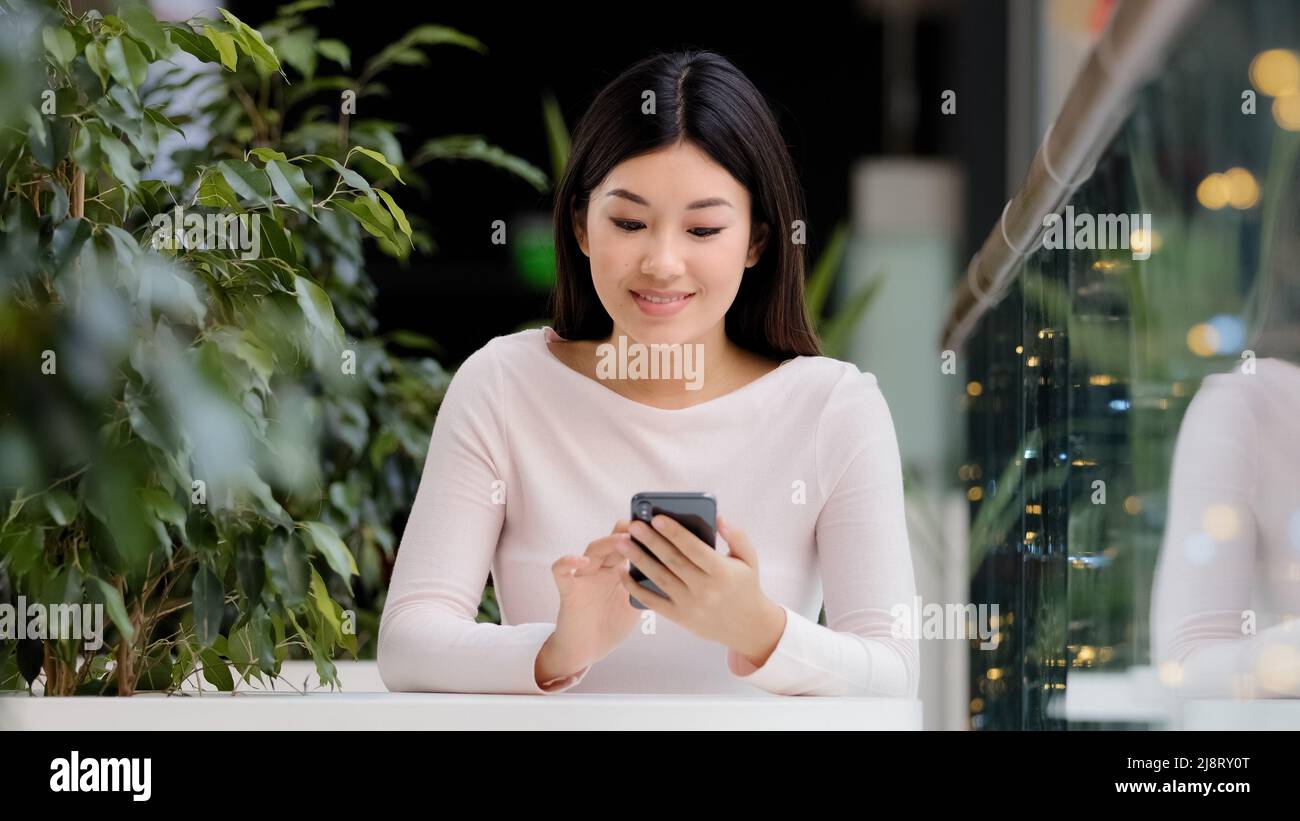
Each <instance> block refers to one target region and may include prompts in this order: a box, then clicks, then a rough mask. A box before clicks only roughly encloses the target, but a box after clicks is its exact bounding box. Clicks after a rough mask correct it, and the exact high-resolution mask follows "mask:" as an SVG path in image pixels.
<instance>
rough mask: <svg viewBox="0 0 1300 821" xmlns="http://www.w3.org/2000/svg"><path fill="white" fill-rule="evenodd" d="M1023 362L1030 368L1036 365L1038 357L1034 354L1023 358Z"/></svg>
mask: <svg viewBox="0 0 1300 821" xmlns="http://www.w3.org/2000/svg"><path fill="white" fill-rule="evenodd" d="M1025 364H1026V365H1028V366H1029V367H1031V368H1036V367H1038V357H1036V356H1031V357H1029V358H1028V359H1026V360H1025Z"/></svg>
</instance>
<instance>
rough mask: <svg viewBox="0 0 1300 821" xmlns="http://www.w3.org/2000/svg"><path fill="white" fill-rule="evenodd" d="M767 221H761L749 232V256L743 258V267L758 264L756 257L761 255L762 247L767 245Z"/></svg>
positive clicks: (751, 266)
mask: <svg viewBox="0 0 1300 821" xmlns="http://www.w3.org/2000/svg"><path fill="white" fill-rule="evenodd" d="M768 233H769V232H768V230H767V223H765V222H764V223H761V224H760V225H759V226H758V227H757V228H756V229H754V231H753V232H752V233H751V234H750V240H749V256H748V257H747V258H746V259H745V267H746V268H753V267H754V266H755V265H757V264H758V258H759V257H761V256H763V249H764V248H766V247H767V238H768Z"/></svg>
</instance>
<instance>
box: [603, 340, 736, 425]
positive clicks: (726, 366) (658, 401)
mask: <svg viewBox="0 0 1300 821" xmlns="http://www.w3.org/2000/svg"><path fill="white" fill-rule="evenodd" d="M620 336H623V337H626V343H625V344H626V346H627V349H628V350H629V352H630V351H631V350H633V348H632V345H634V344H642V345H644V346H645V348H646V349H647V355H648V354H649V351H651V350H654V349H652V348H650V345H651V343H648V342H642V341H641V340H639V339H636V338H635V337H633V336H632V335H631V334H629V333H628V332H627V331H625V330H624V329H623V328H621V327H620V326H619V325H618V323H615V324H614V329H613V331H612V332H611V333H610V335H609V337H608V338H607V339H605V340H603V341H604V342H605V343H607V344H609V345H612V346H614V348H618V340H619V337H620ZM661 344H664V343H661ZM680 353H681V356H682V358H683V362H685V361H686V357H688V356H689V357H691V360H690V361H691V362H692V364H693V366H694V369H695V371H696V373H695V374H693V375H692V374H687V373H685V371H683V372H682V374H681V375H680V378H677V377H678V375H677V374H674V373H667V374H665V373H662V372H661V373H660V374H659V377H658V378H655V379H632V378H628V379H620V380H618V386H619V389H620V390H621V391H622V392H623V393H624V394H625V395H628V396H631V397H632V398H635V399H637V400H639V401H643V402H646V403H648V404H653V405H659V406H662V407H683V406H687V405H692V404H695V403H697V402H703V401H705V400H706V399H709V398H712V396H713V395H714V394H715V393H716V392H718V391H725V390H726V386H727V385H729V384H731V382H732V381H734V379H733V378H734V377H735V375H736V374H737V372H738V371H739V370H740V364H741V362H742V361H743V353H742V351H741V349H740V346H738V345H736V344H735V343H734V342H732V341H731V340H730V339H728V338H727V333H726V326H725V325H724V324H723V323H722V322H719V323H718V324H717V325H715V326H713V327H712V328H710V329H709V330H708V331H706V332H705V333H704V334H702V335H700V336H698V337H695V338H692V339H685V340H681V342H680ZM629 358H631V357H630V356H629ZM692 377H693V378H692Z"/></svg>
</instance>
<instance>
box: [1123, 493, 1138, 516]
mask: <svg viewBox="0 0 1300 821" xmlns="http://www.w3.org/2000/svg"><path fill="white" fill-rule="evenodd" d="M1124 512H1125V513H1127V514H1128V515H1130V516H1136V515H1138V514H1139V513H1141V512H1142V500H1141V499H1139V498H1138V497H1136V496H1129V497H1128V498H1126V499H1125V500H1124Z"/></svg>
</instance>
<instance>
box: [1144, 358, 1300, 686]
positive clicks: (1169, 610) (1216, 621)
mask: <svg viewBox="0 0 1300 821" xmlns="http://www.w3.org/2000/svg"><path fill="white" fill-rule="evenodd" d="M1258 378H1260V377H1257V376H1254V375H1250V376H1247V375H1243V374H1230V375H1229V374H1224V375H1218V376H1215V377H1210V378H1207V379H1206V380H1205V382H1204V383H1203V384H1202V387H1201V390H1200V391H1199V392H1198V393H1197V395H1196V397H1195V398H1194V399H1193V400H1192V403H1191V405H1190V406H1189V407H1188V409H1187V413H1186V415H1185V416H1184V418H1183V423H1182V427H1181V428H1180V429H1179V432H1178V440H1177V442H1176V444H1175V448H1174V458H1173V466H1172V471H1171V478H1170V485H1169V496H1170V501H1169V516H1168V522H1167V525H1166V528H1165V538H1164V543H1163V545H1162V547H1161V551H1160V559H1159V562H1158V564H1157V570H1156V580H1155V588H1154V591H1153V594H1152V618H1151V623H1152V648H1151V649H1152V657H1153V661H1154V662H1155V664H1156V666H1157V668H1158V669H1159V670H1160V672H1161V679H1162V680H1163V681H1165V682H1166V683H1167V684H1168V685H1170V686H1171V687H1172V688H1173V689H1175V690H1176V691H1177V692H1178V693H1179V694H1180V695H1184V696H1190V697H1206V698H1208V697H1218V696H1238V697H1248V696H1250V695H1259V696H1268V695H1289V696H1297V695H1300V687H1297V684H1296V682H1297V681H1300V676H1297V675H1296V672H1295V659H1296V658H1297V657H1300V630H1296V629H1295V627H1294V626H1293V625H1288V624H1286V623H1285V622H1283V623H1281V624H1277V625H1274V626H1273V627H1271V628H1268V629H1266V630H1262V631H1260V632H1258V633H1256V634H1254V635H1250V634H1249V633H1248V631H1246V630H1244V629H1243V628H1244V627H1246V625H1247V622H1246V621H1245V618H1244V616H1245V614H1246V612H1247V611H1248V610H1249V609H1250V608H1251V605H1252V598H1253V593H1254V587H1255V584H1256V573H1255V569H1256V563H1257V561H1258V560H1257V555H1262V552H1263V545H1261V544H1260V539H1261V538H1262V536H1263V534H1261V532H1260V530H1259V526H1258V519H1257V516H1256V511H1255V509H1254V506H1255V505H1256V504H1257V503H1258V502H1259V500H1260V492H1261V490H1262V488H1261V487H1260V486H1259V482H1260V468H1259V462H1260V460H1261V458H1262V457H1263V456H1264V455H1265V454H1264V453H1263V452H1262V451H1261V450H1260V447H1261V446H1262V445H1263V443H1264V442H1273V443H1274V444H1275V445H1278V446H1281V444H1282V443H1281V442H1279V441H1274V439H1273V438H1272V436H1271V435H1269V434H1265V435H1261V432H1260V431H1259V429H1258V420H1256V419H1255V418H1254V415H1253V413H1252V411H1251V405H1250V401H1249V399H1250V397H1251V392H1252V390H1255V388H1254V387H1253V383H1252V382H1250V381H1248V380H1254V379H1258ZM1258 390H1260V391H1263V390H1264V388H1259V389H1258Z"/></svg>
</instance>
